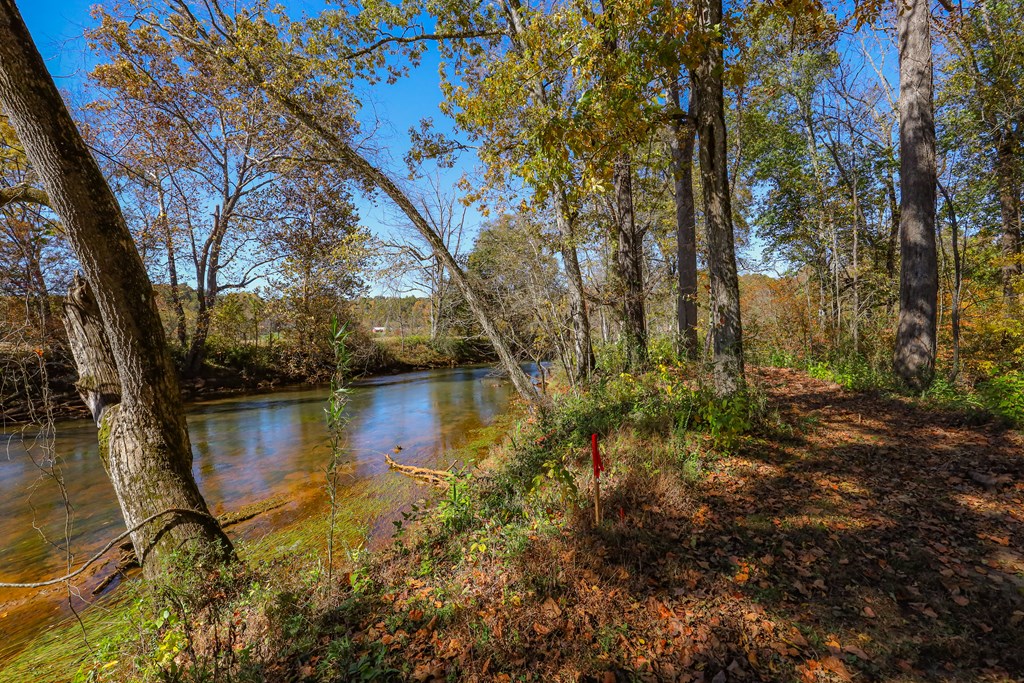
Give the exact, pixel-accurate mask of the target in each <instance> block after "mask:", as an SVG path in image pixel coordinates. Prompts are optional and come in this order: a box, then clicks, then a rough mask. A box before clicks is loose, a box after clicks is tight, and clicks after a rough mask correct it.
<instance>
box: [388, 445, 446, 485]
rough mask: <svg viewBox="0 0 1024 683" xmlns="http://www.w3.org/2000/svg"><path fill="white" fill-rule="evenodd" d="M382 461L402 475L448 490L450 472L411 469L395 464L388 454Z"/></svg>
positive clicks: (423, 468)
mask: <svg viewBox="0 0 1024 683" xmlns="http://www.w3.org/2000/svg"><path fill="white" fill-rule="evenodd" d="M384 460H386V461H387V463H388V467H389V468H391V469H393V470H395V471H396V472H401V473H402V474H405V475H408V476H410V477H412V478H414V479H419V480H420V481H423V482H425V483H427V484H430V485H431V486H437V487H438V488H442V489H446V488H448V479H449V478H450V477H451V473H450V472H446V471H445V470H430V469H427V468H425V467H413V466H412V465H402V464H399V463H397V462H395V459H394V458H392V457H391V456H390V455H388V454H386V453H385V454H384Z"/></svg>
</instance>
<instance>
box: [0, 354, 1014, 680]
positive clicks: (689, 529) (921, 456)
mask: <svg viewBox="0 0 1024 683" xmlns="http://www.w3.org/2000/svg"><path fill="white" fill-rule="evenodd" d="M752 375H753V382H754V384H755V386H756V387H757V389H756V390H755V391H756V393H757V394H758V395H760V396H761V401H762V403H763V408H762V414H764V415H767V416H768V418H767V419H764V420H761V421H760V423H758V424H756V425H755V426H754V427H753V429H751V430H750V431H749V432H748V433H747V434H746V435H745V436H742V437H739V438H738V439H737V440H735V441H734V442H730V443H728V444H727V445H725V446H723V445H722V444H721V443H719V444H717V445H712V443H711V441H712V440H711V438H710V436H709V435H708V434H707V433H706V432H702V431H701V430H706V428H707V423H706V421H705V422H704V423H701V422H699V421H698V422H697V423H694V424H695V426H696V428H697V430H696V431H695V430H694V429H693V428H691V427H687V428H686V429H684V430H682V431H680V430H679V429H678V428H676V427H674V426H673V425H676V424H678V423H677V422H672V421H669V422H663V421H659V420H660V418H657V416H658V415H664V414H667V413H666V412H665V411H664V410H662V411H661V412H658V410H656V409H654V408H650V406H651V405H653V404H654V403H655V402H656V398H655V397H656V396H657V395H661V396H663V397H665V396H671V397H673V398H672V399H671V400H673V401H677V400H679V399H678V398H676V397H678V396H679V395H680V393H681V392H680V391H679V389H678V387H679V386H681V385H680V384H676V385H675V386H676V388H675V389H672V388H666V387H665V386H664V384H663V383H662V384H658V385H657V388H656V390H657V391H660V392H662V393H661V394H655V393H654V391H655V389H652V386H654V384H656V383H649V384H647V385H643V386H641V382H639V381H638V382H636V383H635V386H637V387H639V388H638V389H637V390H636V393H634V394H627V395H625V398H623V401H622V405H627V404H628V405H631V406H634V407H633V408H630V409H629V411H630V412H628V414H626V416H625V417H624V418H623V419H619V420H617V421H614V420H613V421H611V422H609V421H605V422H603V423H602V422H601V421H602V420H605V419H606V418H607V416H608V415H609V413H607V412H603V413H602V412H600V411H604V410H607V405H608V398H609V397H614V396H615V395H616V394H614V392H612V393H606V394H604V395H603V396H602V397H601V398H600V399H599V400H598V399H595V400H594V401H592V402H591V403H590V404H585V405H582V404H580V403H577V404H573V405H574V406H575V407H570V408H569V410H570V411H574V412H570V413H564V414H563V418H559V417H557V416H556V417H555V418H552V420H553V421H548V422H536V423H533V424H530V422H531V421H530V420H527V421H526V423H524V424H522V425H520V426H519V427H516V428H513V429H511V430H510V433H509V437H508V438H507V439H506V442H505V444H504V445H503V446H498V447H495V448H494V449H493V450H492V457H491V458H490V460H489V461H487V462H486V463H485V465H487V466H486V467H485V468H483V469H477V470H475V471H474V474H473V476H472V477H471V478H468V479H461V480H456V481H453V483H452V485H451V486H450V487H449V489H448V490H447V491H446V492H445V493H442V494H439V497H438V500H437V503H436V505H435V506H433V507H432V508H431V509H430V510H429V511H425V512H424V511H421V512H415V514H413V515H412V518H413V520H412V523H410V524H405V525H403V529H401V530H400V532H399V533H398V534H396V538H395V539H394V540H393V541H392V542H391V543H385V544H383V547H380V548H378V549H377V550H375V551H374V552H372V553H368V554H359V555H358V556H357V557H356V560H355V564H354V565H353V567H352V568H351V571H350V572H346V573H345V574H344V577H343V580H342V582H341V585H340V586H339V585H338V584H337V583H334V584H330V585H327V584H323V583H322V578H317V577H322V574H320V573H318V569H317V567H322V566H323V565H322V563H321V564H318V562H322V556H319V555H317V556H311V557H312V562H311V563H310V564H309V565H308V566H299V565H297V564H296V562H297V560H296V559H295V557H294V556H291V557H289V556H277V557H273V558H270V559H266V558H264V559H260V558H258V557H254V556H252V555H249V559H247V566H246V567H245V568H244V569H240V570H239V572H240V573H239V576H238V577H237V578H236V579H231V580H230V581H229V584H230V582H231V581H234V584H231V585H227V584H220V585H218V586H210V585H208V584H206V583H203V582H202V581H199V583H198V584H197V585H198V586H199V587H200V589H201V592H202V593H203V594H204V595H209V594H226V595H228V598H226V601H227V602H226V603H225V604H221V605H219V606H218V607H217V608H216V609H213V610H212V613H214V614H215V615H218V616H215V617H213V618H210V619H209V621H208V623H207V624H205V625H204V624H202V623H198V622H197V620H196V617H195V616H194V615H196V614H201V613H202V611H201V610H200V611H196V610H194V609H191V608H190V610H191V611H190V612H189V613H190V614H192V615H193V616H192V617H190V622H189V624H188V627H187V628H186V629H185V631H184V633H185V634H187V635H188V639H189V641H188V642H189V644H188V646H187V647H185V648H184V649H183V650H182V651H181V652H180V653H179V654H178V655H177V656H176V657H175V659H174V665H173V666H174V670H175V671H176V672H177V673H176V675H178V676H179V678H176V679H175V680H182V681H189V680H207V679H208V677H209V672H210V671H211V662H214V664H213V670H217V668H218V667H220V670H221V671H232V672H233V673H232V674H231V675H230V676H229V677H228V678H224V679H223V680H232V681H258V680H273V681H325V682H326V681H338V680H346V681H348V680H352V681H358V680H409V681H415V682H417V683H424V682H427V681H454V680H459V681H497V682H501V683H505V682H511V681H545V682H547V681H598V682H600V683H617V682H619V683H621V682H625V681H705V682H709V683H725V682H728V681H881V680H885V681H936V680H953V681H988V682H996V681H999V682H1002V681H1020V680H1024V556H1022V554H1021V544H1022V543H1024V438H1022V435H1021V434H1020V433H1019V432H1017V431H1014V430H1011V429H1008V428H1006V427H1005V426H1003V425H1001V424H1000V423H998V422H996V421H984V420H979V419H978V418H977V416H974V417H971V416H965V415H961V414H955V413H950V412H943V411H935V410H932V409H930V408H929V407H927V406H926V405H923V404H922V403H921V402H920V401H919V400H914V399H909V398H905V397H894V396H888V395H882V394H870V393H858V392H851V391H848V390H844V389H843V388H841V387H839V386H838V385H835V384H831V383H827V382H823V381H819V380H815V379H811V378H809V377H808V376H807V375H806V374H804V373H802V372H799V371H795V370H787V369H776V368H767V369H760V370H755V371H753V372H752ZM627 381H628V382H632V381H633V380H627ZM661 381H662V380H660V379H659V380H658V382H661ZM679 381H680V382H684V381H685V380H684V379H680V380H679ZM638 399H639V400H638ZM665 400H666V401H668V400H669V399H665ZM687 400H690V399H687ZM581 401H584V403H585V397H584V399H581ZM645 402H646V405H647V406H648V408H647V411H648V412H647V415H648V416H650V415H651V414H654V415H655V416H656V418H657V419H653V420H651V419H648V418H647V417H644V418H637V415H638V414H639V413H638V412H637V408H636V406H638V405H640V404H642V403H645ZM581 405H582V407H581ZM665 405H667V406H668V407H669V408H670V410H669V411H668V412H670V413H671V414H673V415H678V405H680V404H678V403H666V404H665ZM588 406H589V407H588ZM595 410H596V411H597V412H596V413H595V412H594V411H595ZM565 415H571V419H570V418H568V417H565ZM620 417H621V415H620ZM673 419H675V418H673ZM559 420H561V421H559ZM570 424H571V425H573V426H566V425H570ZM600 424H603V425H604V428H603V429H602V427H600V426H598V425H600ZM552 425H553V426H552ZM591 429H593V430H594V431H600V432H601V433H602V440H601V444H602V448H603V451H604V456H605V460H606V463H607V471H606V472H605V474H604V475H603V477H602V492H603V493H602V500H603V502H604V508H605V510H606V518H605V520H604V521H603V522H602V523H601V524H600V525H596V524H595V523H594V519H593V509H592V508H591V507H590V505H591V504H592V503H591V500H592V499H591V497H590V493H589V491H590V482H591V481H592V475H591V474H590V473H589V471H588V470H589V465H590V463H589V448H588V447H587V441H589V433H590V431H591ZM570 433H571V434H572V435H574V436H570ZM557 461H562V462H564V463H566V464H567V465H568V467H567V468H560V466H559V465H557V464H556V463H557ZM396 476H397V475H396ZM529 482H533V483H534V484H536V485H535V486H533V487H532V490H531V491H530V493H524V490H529V489H531V487H530V486H529ZM275 544H276V545H283V544H282V543H277V542H276V541H274V542H273V543H271V545H275ZM289 547H294V546H291V545H289ZM292 552H294V551H292ZM314 552H316V551H314ZM307 561H310V557H307ZM169 583H171V581H169ZM232 585H233V586H234V587H232ZM225 586H226V587H225ZM254 586H259V590H256V589H255V588H253V587H254ZM156 609H162V608H161V607H157V608H156ZM204 609H208V608H204ZM207 613H210V611H209V610H208V612H207ZM199 621H201V620H199ZM159 622H160V623H161V624H162V623H163V619H160V620H159ZM239 624H243V626H239ZM147 628H149V627H147ZM167 628H168V627H167V626H160V627H157V629H158V630H156V631H152V630H150V631H146V630H145V628H144V629H139V628H129V629H128V631H126V632H127V633H129V634H130V633H136V634H139V633H143V634H145V635H144V637H141V639H140V642H139V643H137V644H136V645H134V646H133V645H132V644H131V643H130V642H127V641H123V640H119V641H118V642H119V643H120V645H119V646H118V647H117V648H116V649H114V650H112V651H111V650H108V651H107V652H106V654H104V655H102V656H100V657H99V658H97V659H93V660H86V669H85V670H84V671H87V672H91V673H90V674H89V675H90V676H93V677H86V678H83V679H82V680H90V681H92V680H97V681H106V680H128V679H132V680H134V679H135V678H136V677H138V675H139V673H140V672H143V671H149V672H150V674H149V675H151V674H152V672H153V671H154V669H153V662H154V661H159V653H163V652H164V651H163V650H162V649H161V650H160V651H159V653H156V652H154V651H152V650H151V649H148V648H152V647H153V644H154V643H163V644H166V643H168V642H178V641H176V640H174V639H172V638H171V634H172V631H168V630H167ZM175 628H178V629H179V631H178V632H179V633H181V632H182V631H180V629H181V625H180V624H179V626H177V627H175ZM204 634H205V635H204ZM133 637H136V638H139V636H138V635H136V636H133ZM133 647H134V648H135V649H134V650H133V649H132V648H133ZM161 647H163V646H161ZM211 648H219V652H220V654H215V650H213V649H211ZM175 652H178V650H175ZM237 653H245V657H244V658H242V659H240V658H239V657H238V656H237ZM26 661H27V660H26ZM164 661H166V659H165V660H164ZM132 662H135V664H133V663H132ZM138 662H142V663H143V664H138ZM146 662H148V664H146ZM126 667H127V668H126ZM146 667H148V668H146ZM188 672H192V673H191V674H189V673H188ZM204 672H205V673H204ZM65 673H67V670H66V669H65ZM204 676H206V677H205V678H204ZM144 677H145V676H143V678H144ZM0 679H4V676H3V675H0ZM12 680H13V679H12Z"/></svg>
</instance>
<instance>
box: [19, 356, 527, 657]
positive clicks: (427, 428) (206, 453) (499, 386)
mask: <svg viewBox="0 0 1024 683" xmlns="http://www.w3.org/2000/svg"><path fill="white" fill-rule="evenodd" d="M509 396H510V391H509V388H508V386H507V384H506V383H504V382H502V381H500V380H498V379H496V378H495V377H493V370H492V369H491V368H487V367H468V368H455V369H445V370H428V371H422V372H413V373H406V374H402V375H394V376H390V377H381V378H375V379H370V380H365V381H362V382H359V383H358V384H356V385H355V386H353V387H352V391H351V394H350V403H349V405H348V408H347V414H348V415H349V416H350V418H351V421H350V422H349V424H348V426H347V427H346V432H345V442H344V444H343V445H344V447H345V451H346V456H345V467H344V468H343V473H344V476H343V478H342V479H343V487H345V488H348V489H350V490H352V491H365V490H367V487H366V486H365V484H366V483H367V481H368V480H372V479H378V480H381V481H382V482H384V484H385V485H386V483H387V481H388V480H387V479H386V478H387V477H394V478H398V477H400V476H401V475H398V474H395V473H390V472H388V471H387V465H386V464H385V462H384V454H385V453H388V452H393V451H394V450H395V447H400V451H397V452H395V454H394V455H393V457H394V458H395V459H396V460H397V461H399V462H402V463H408V464H416V465H423V466H428V467H429V466H431V465H437V464H438V459H439V457H440V456H441V454H443V453H444V452H445V451H446V450H448V449H451V448H454V447H458V446H460V445H461V444H462V443H463V442H464V441H465V439H466V436H467V434H469V433H470V432H472V431H473V430H475V429H478V428H480V427H482V426H484V425H486V424H488V423H489V422H491V421H492V420H493V419H494V418H495V417H496V416H497V415H499V414H500V413H502V412H504V411H505V409H506V408H507V405H508V400H509ZM326 398H327V390H326V389H325V388H320V389H301V390H286V391H278V392H275V393H270V394H261V395H254V396H245V397H235V398H228V399H222V400H216V401H209V402H204V403H200V404H196V405H194V406H191V407H190V409H189V411H188V424H189V433H190V435H191V439H192V450H193V454H194V461H193V471H194V472H195V475H196V479H197V480H198V482H199V486H200V489H201V490H202V492H203V494H204V495H205V497H206V500H207V501H208V503H209V504H210V506H211V507H212V508H213V510H214V512H215V513H218V514H219V513H221V512H223V511H230V510H237V509H238V508H240V507H242V506H243V505H246V504H249V503H255V502H259V501H261V500H265V499H267V498H270V497H273V496H288V497H291V496H293V495H295V493H296V492H297V491H301V490H302V489H306V490H307V491H308V490H309V489H315V488H317V487H320V488H322V486H323V480H324V474H323V468H324V465H325V464H326V463H327V461H328V459H329V457H330V448H329V445H328V441H327V430H326V427H325V420H324V405H325V401H326ZM53 456H56V459H57V462H58V463H59V470H60V475H61V479H62V481H63V485H64V486H65V487H66V490H67V499H68V501H70V504H71V506H72V510H73V515H72V517H71V519H72V523H71V525H70V526H68V519H69V515H68V514H67V507H66V506H65V504H64V502H63V498H62V496H61V493H60V485H59V483H58V482H57V481H56V480H55V479H54V478H53V477H51V476H50V475H49V474H48V469H47V468H46V467H45V465H46V464H47V462H48V461H49V460H51V459H52V458H53ZM442 464H444V465H446V464H447V463H442ZM41 465H42V467H41ZM360 485H362V486H360ZM377 489H378V490H379V489H380V487H377ZM341 495H342V497H344V496H345V492H344V491H342V493H341ZM352 502H353V501H351V500H350V501H349V503H352ZM402 502H404V501H396V502H395V504H394V505H393V507H394V506H397V505H399V504H401V503H402ZM371 507H372V508H373V509H374V510H379V509H380V506H379V505H375V506H370V505H367V508H368V509H369V508H371ZM378 514H379V513H378ZM364 521H366V522H369V523H372V521H373V520H364ZM123 529H124V521H123V518H122V517H121V513H120V510H119V508H118V506H117V501H116V500H115V498H114V492H113V489H112V487H111V485H110V482H109V481H108V480H107V477H106V474H105V473H104V471H103V467H102V464H101V463H100V460H99V457H98V455H97V443H96V429H95V427H94V426H93V424H92V423H91V422H89V421H87V420H80V421H72V422H62V423H58V424H57V425H55V429H54V431H53V433H52V434H51V435H49V436H48V437H47V436H45V435H44V436H40V435H39V434H38V433H34V432H31V431H23V430H7V431H5V432H3V433H2V434H0V581H7V582H33V581H39V580H42V579H48V578H52V577H55V576H60V575H61V574H62V573H63V572H64V571H65V570H66V568H67V555H66V551H65V550H64V548H65V546H66V543H65V538H70V541H71V542H70V547H71V550H72V551H73V552H74V554H75V557H76V558H77V561H78V562H79V563H80V562H81V561H83V560H84V559H85V558H87V557H88V556H89V555H90V554H91V553H92V552H95V551H96V550H98V549H99V548H100V547H102V545H103V543H104V542H105V541H107V540H108V539H110V538H112V537H114V536H116V535H117V534H118V533H120V532H121V531H123ZM60 596H63V598H64V599H65V603H66V598H67V594H66V590H65V589H61V591H60V593H59V594H58V597H60ZM65 614H66V604H64V605H62V603H61V602H60V600H58V599H55V598H54V596H53V594H52V591H51V593H50V597H49V599H48V600H47V599H46V598H45V596H42V597H41V596H37V595H34V594H33V593H32V592H30V591H25V590H17V591H16V590H6V589H0V634H2V638H0V667H2V662H3V661H4V660H5V659H6V658H7V657H9V656H10V655H11V654H13V653H14V652H16V651H17V650H20V649H22V648H23V647H24V646H25V645H26V643H27V642H28V641H29V640H30V639H31V638H32V637H33V635H35V634H38V633H39V632H40V630H42V629H45V628H47V627H48V626H51V625H52V624H54V623H56V622H57V621H58V620H59V619H60V618H61V617H62V616H63V615H65Z"/></svg>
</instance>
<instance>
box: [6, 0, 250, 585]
mask: <svg viewBox="0 0 1024 683" xmlns="http://www.w3.org/2000/svg"><path fill="white" fill-rule="evenodd" d="M0 33H2V34H3V36H4V39H3V40H2V41H0V104H2V105H3V108H4V110H5V111H6V113H7V115H8V116H9V117H10V121H11V123H12V125H13V126H14V129H15V131H16V133H17V135H18V138H19V140H20V141H21V142H22V143H23V144H24V146H25V152H26V154H27V156H28V157H29V159H30V161H31V162H32V165H33V167H34V168H35V169H36V171H37V172H38V173H39V176H40V178H41V179H42V181H43V184H44V185H45V187H46V190H47V193H48V195H49V197H50V200H51V202H52V205H53V208H54V210H55V211H56V212H57V214H58V215H59V216H60V218H61V220H62V222H63V224H64V227H65V229H66V230H67V235H68V239H69V241H70V243H71V245H72V247H73V248H74V250H75V253H76V255H77V256H78V260H79V262H80V263H81V265H82V268H83V270H84V271H85V274H86V279H87V280H88V282H89V284H90V285H91V287H92V289H91V292H90V290H89V288H88V287H86V286H85V285H84V282H81V281H79V283H78V286H77V288H76V289H74V290H73V291H72V293H71V297H70V299H71V301H70V303H69V308H70V309H71V315H70V316H69V318H68V319H69V321H70V322H69V331H74V336H75V337H76V338H77V341H76V342H75V345H76V346H77V347H78V351H77V352H76V362H78V363H81V364H82V365H81V366H80V368H79V369H80V374H81V377H82V378H81V380H80V386H81V388H82V390H83V393H84V394H85V395H86V397H87V400H88V401H89V403H90V407H91V408H95V409H96V412H95V413H94V417H95V418H96V420H97V424H98V425H99V437H100V446H101V452H103V453H105V454H106V458H107V461H106V465H107V468H108V471H109V473H110V478H111V481H112V482H113V484H114V490H115V492H116V493H117V496H118V501H119V503H120V504H121V510H122V512H123V514H124V518H125V523H126V524H127V525H128V527H129V528H130V529H134V531H133V532H132V534H131V538H132V543H133V545H134V547H135V552H136V554H137V555H138V557H139V559H140V561H141V562H142V563H143V567H144V569H145V571H146V573H147V575H148V576H154V575H155V574H157V573H158V572H159V571H160V568H161V566H162V564H163V562H164V561H165V560H166V559H167V558H168V557H169V555H170V554H171V553H173V552H175V551H178V550H181V549H195V550H197V551H200V550H201V551H203V552H204V553H212V556H213V557H214V558H216V559H218V560H219V559H226V558H228V557H230V556H231V555H232V549H231V543H230V542H229V541H228V539H227V537H226V536H225V535H224V533H223V531H222V530H221V528H220V526H219V525H218V524H217V521H216V519H215V518H214V517H212V516H211V515H210V513H209V510H208V509H207V507H206V503H205V501H204V500H203V497H202V495H201V494H200V493H199V489H198V487H197V486H196V483H195V479H194V478H193V476H192V451H191V446H190V444H189V438H188V429H187V427H186V424H185V415H184V412H183V411H182V407H181V397H180V394H179V393H178V383H177V379H176V377H175V373H174V368H173V366H172V363H171V358H170V354H169V353H168V351H167V343H166V338H165V335H164V330H163V324H162V323H161V321H160V315H159V313H158V311H157V307H156V300H155V295H154V292H153V286H152V284H151V283H150V281H149V278H148V276H147V275H146V270H145V268H144V266H143V264H142V259H141V258H140V257H139V254H138V251H137V250H136V248H135V243H134V242H133V241H132V237H131V234H130V233H129V231H128V227H127V225H126V224H125V222H124V218H123V216H122V214H121V211H120V207H119V206H118V204H117V200H116V199H115V198H114V195H113V193H112V192H111V191H110V188H109V186H108V185H107V183H106V180H105V179H104V178H103V175H102V173H101V172H100V169H99V166H98V165H97V164H96V161H95V160H94V159H93V158H92V156H91V155H90V154H89V150H88V148H87V147H86V146H85V142H84V141H83V140H82V138H81V135H79V133H78V130H77V129H76V127H75V124H74V122H73V121H72V119H71V116H70V115H69V114H68V111H67V109H66V108H65V107H64V103H63V101H62V100H61V98H60V94H59V93H58V92H57V88H56V86H55V85H54V83H53V80H52V79H51V78H50V76H49V74H48V73H47V71H46V66H45V64H44V63H43V60H42V57H41V56H40V55H39V52H38V50H36V48H35V45H34V44H33V43H32V38H31V36H30V35H29V32H28V29H27V28H26V26H25V23H24V21H23V20H22V18H21V15H20V14H19V13H18V10H17V8H16V7H15V5H14V1H13V0H0ZM77 312H81V316H78V315H77ZM79 319H80V320H81V321H82V322H81V325H76V321H77V320H79ZM101 321H102V322H101ZM104 336H105V338H106V339H105V341H106V345H104V343H103V342H104V339H103V338H104ZM108 349H109V352H108ZM111 359H112V361H111ZM112 368H113V369H116V375H117V384H118V385H119V392H120V401H119V402H115V396H116V393H115V390H114V380H113V374H114V370H113V369H112ZM172 510H173V511H174V512H167V511H172ZM154 516H155V517H154ZM150 518H153V519H152V521H149V522H146V520H147V519H150Z"/></svg>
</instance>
